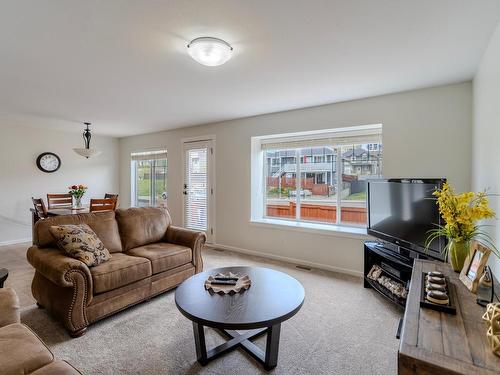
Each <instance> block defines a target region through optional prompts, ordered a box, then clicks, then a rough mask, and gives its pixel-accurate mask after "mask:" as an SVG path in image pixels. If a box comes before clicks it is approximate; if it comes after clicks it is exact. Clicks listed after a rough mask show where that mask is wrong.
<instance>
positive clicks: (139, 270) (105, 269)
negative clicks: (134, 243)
mask: <svg viewBox="0 0 500 375" xmlns="http://www.w3.org/2000/svg"><path fill="white" fill-rule="evenodd" d="M90 273H91V275H92V282H93V284H94V293H95V294H98V293H103V292H108V291H110V290H113V289H116V288H119V287H122V286H125V285H128V284H131V283H133V282H136V281H139V280H142V279H145V278H146V277H149V276H151V275H152V272H151V263H150V262H149V260H148V259H146V258H140V257H135V256H130V255H126V254H123V253H116V254H113V257H112V258H111V259H110V260H109V261H107V262H104V263H101V264H99V265H98V266H96V267H92V268H90Z"/></svg>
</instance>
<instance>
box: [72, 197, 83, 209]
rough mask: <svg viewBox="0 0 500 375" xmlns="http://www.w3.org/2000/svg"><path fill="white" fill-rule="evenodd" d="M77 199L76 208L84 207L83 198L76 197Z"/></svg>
mask: <svg viewBox="0 0 500 375" xmlns="http://www.w3.org/2000/svg"><path fill="white" fill-rule="evenodd" d="M74 198H75V208H81V207H82V197H74Z"/></svg>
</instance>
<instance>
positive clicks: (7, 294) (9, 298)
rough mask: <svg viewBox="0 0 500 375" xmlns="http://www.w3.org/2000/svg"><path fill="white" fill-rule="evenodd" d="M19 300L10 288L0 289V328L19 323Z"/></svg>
mask: <svg viewBox="0 0 500 375" xmlns="http://www.w3.org/2000/svg"><path fill="white" fill-rule="evenodd" d="M19 308H20V307H19V298H17V294H16V292H14V289H12V288H2V289H0V328H1V327H3V326H6V325H9V324H12V323H20V322H21V319H20V317H19Z"/></svg>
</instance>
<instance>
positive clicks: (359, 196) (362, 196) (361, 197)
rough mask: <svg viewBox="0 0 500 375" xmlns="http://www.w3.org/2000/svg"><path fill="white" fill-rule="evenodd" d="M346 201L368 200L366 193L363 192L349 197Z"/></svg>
mask: <svg viewBox="0 0 500 375" xmlns="http://www.w3.org/2000/svg"><path fill="white" fill-rule="evenodd" d="M344 199H345V200H348V201H365V200H366V192H365V191H362V192H359V193H354V194H351V195H348V196H347V197H345V198H344Z"/></svg>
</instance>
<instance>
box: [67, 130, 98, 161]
mask: <svg viewBox="0 0 500 375" xmlns="http://www.w3.org/2000/svg"><path fill="white" fill-rule="evenodd" d="M84 124H85V125H86V128H85V130H84V131H83V141H84V143H85V148H74V149H73V151H75V152H76V153H77V154H78V155H80V156H83V157H85V158H87V159H88V158H90V157H91V156H97V155H99V154H100V153H101V151H99V150H96V149H93V148H90V139H91V138H92V134H91V133H90V128H89V127H90V125H91V123H90V122H84Z"/></svg>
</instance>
